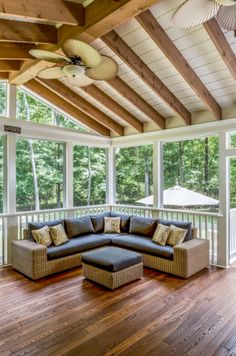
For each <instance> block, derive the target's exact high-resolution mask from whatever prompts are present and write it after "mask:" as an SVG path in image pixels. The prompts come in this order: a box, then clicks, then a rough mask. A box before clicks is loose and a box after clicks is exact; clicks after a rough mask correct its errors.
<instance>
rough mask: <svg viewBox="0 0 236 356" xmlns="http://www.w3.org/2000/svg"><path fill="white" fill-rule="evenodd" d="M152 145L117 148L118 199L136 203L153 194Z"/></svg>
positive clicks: (125, 202)
mask: <svg viewBox="0 0 236 356" xmlns="http://www.w3.org/2000/svg"><path fill="white" fill-rule="evenodd" d="M152 155H153V147H152V145H144V146H138V147H128V148H120V149H117V150H116V201H117V203H118V204H136V201H137V200H139V199H141V198H143V197H145V196H148V195H151V194H152V185H153V177H152Z"/></svg>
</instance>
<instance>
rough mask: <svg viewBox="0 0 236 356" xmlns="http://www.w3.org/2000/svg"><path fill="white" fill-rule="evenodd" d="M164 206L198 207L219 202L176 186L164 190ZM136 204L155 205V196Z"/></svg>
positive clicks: (138, 201)
mask: <svg viewBox="0 0 236 356" xmlns="http://www.w3.org/2000/svg"><path fill="white" fill-rule="evenodd" d="M163 200H164V205H175V206H196V205H217V204H219V200H216V199H213V198H210V197H208V196H207V195H204V194H200V193H196V192H193V191H192V190H189V189H186V188H183V187H181V186H180V185H176V186H175V187H172V188H169V189H166V190H164V194H163ZM136 203H141V204H145V205H153V195H150V196H149V197H146V198H143V199H140V200H137V201H136Z"/></svg>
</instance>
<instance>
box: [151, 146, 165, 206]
mask: <svg viewBox="0 0 236 356" xmlns="http://www.w3.org/2000/svg"><path fill="white" fill-rule="evenodd" d="M153 207H154V208H156V209H160V208H162V207H163V144H162V143H161V142H159V141H158V142H154V143H153Z"/></svg>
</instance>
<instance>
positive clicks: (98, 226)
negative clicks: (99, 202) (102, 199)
mask: <svg viewBox="0 0 236 356" xmlns="http://www.w3.org/2000/svg"><path fill="white" fill-rule="evenodd" d="M105 216H108V217H109V216H110V213H109V212H106V213H102V214H98V215H92V216H91V221H92V223H93V228H94V231H95V232H96V233H97V232H103V231H104V217H105Z"/></svg>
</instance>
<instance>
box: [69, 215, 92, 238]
mask: <svg viewBox="0 0 236 356" xmlns="http://www.w3.org/2000/svg"><path fill="white" fill-rule="evenodd" d="M65 230H66V233H67V236H68V238H69V239H71V238H73V237H77V236H80V235H85V234H92V233H94V228H93V224H92V221H91V219H90V216H82V217H80V218H75V219H65Z"/></svg>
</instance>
